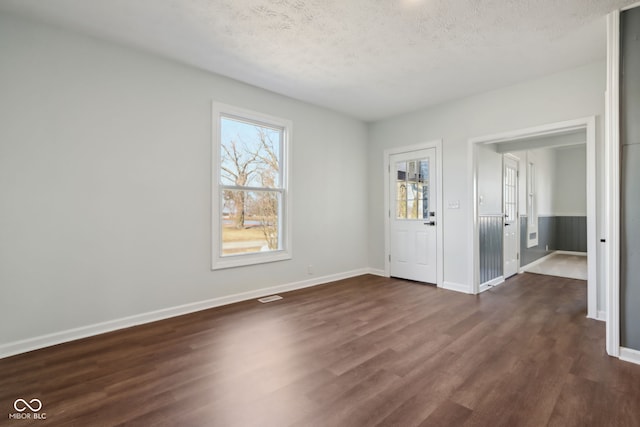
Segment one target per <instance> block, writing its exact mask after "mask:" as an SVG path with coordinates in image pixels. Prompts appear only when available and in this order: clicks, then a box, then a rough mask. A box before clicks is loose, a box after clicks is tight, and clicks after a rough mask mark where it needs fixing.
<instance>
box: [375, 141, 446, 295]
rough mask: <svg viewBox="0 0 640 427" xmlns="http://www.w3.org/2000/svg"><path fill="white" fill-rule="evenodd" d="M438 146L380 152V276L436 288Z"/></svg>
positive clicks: (437, 143)
mask: <svg viewBox="0 0 640 427" xmlns="http://www.w3.org/2000/svg"><path fill="white" fill-rule="evenodd" d="M441 150H442V142H441V141H434V142H430V143H424V144H419V145H415V146H410V147H402V148H397V149H393V150H387V151H385V157H384V160H385V176H386V179H385V253H386V255H387V256H386V259H385V275H386V276H388V277H397V278H402V279H408V280H414V281H418V282H424V283H431V284H436V285H437V286H442V275H443V258H442V220H443V218H442V171H441V167H440V165H441V164H442V161H441V159H442V152H441Z"/></svg>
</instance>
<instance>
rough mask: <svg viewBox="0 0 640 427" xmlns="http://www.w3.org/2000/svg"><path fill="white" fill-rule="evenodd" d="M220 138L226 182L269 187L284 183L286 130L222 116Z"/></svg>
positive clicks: (221, 174)
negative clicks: (282, 178)
mask: <svg viewBox="0 0 640 427" xmlns="http://www.w3.org/2000/svg"><path fill="white" fill-rule="evenodd" d="M220 140H221V144H220V168H221V170H220V183H221V184H222V185H236V186H243V187H244V186H247V187H267V188H279V187H281V186H282V180H281V179H280V171H281V167H280V164H281V151H282V149H281V147H282V140H283V131H282V129H275V128H271V127H268V126H264V125H260V124H257V123H250V122H246V121H241V120H236V119H232V118H228V117H222V118H221V119H220Z"/></svg>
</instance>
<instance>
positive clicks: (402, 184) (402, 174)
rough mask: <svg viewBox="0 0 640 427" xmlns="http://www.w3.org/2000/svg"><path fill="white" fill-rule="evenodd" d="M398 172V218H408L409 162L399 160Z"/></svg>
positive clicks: (396, 171)
mask: <svg viewBox="0 0 640 427" xmlns="http://www.w3.org/2000/svg"><path fill="white" fill-rule="evenodd" d="M395 174H396V218H397V219H407V162H398V163H396V166H395Z"/></svg>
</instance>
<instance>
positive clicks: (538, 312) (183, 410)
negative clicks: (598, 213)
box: [0, 274, 640, 427]
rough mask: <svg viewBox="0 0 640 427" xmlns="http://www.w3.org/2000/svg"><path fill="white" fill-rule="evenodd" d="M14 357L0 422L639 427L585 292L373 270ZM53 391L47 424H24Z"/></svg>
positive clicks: (525, 278) (558, 284)
mask: <svg viewBox="0 0 640 427" xmlns="http://www.w3.org/2000/svg"><path fill="white" fill-rule="evenodd" d="M282 296H284V299H283V300H280V301H277V302H274V303H270V304H260V303H257V302H256V301H246V302H242V303H238V304H232V305H229V306H224V307H218V308H215V309H211V310H205V311H201V312H198V313H193V314H189V315H185V316H180V317H176V318H172V319H167V320H163V321H160V322H155V323H151V324H146V325H141V326H138V327H133V328H128V329H124V330H120V331H115V332H111V333H108V334H103V335H100V336H96V337H90V338H86V339H82V340H78V341H75V342H70V343H66V344H61V345H57V346H54V347H50V348H46V349H42V350H38V351H33V352H29V353H26V354H22V355H18V356H14V357H9V358H5V359H1V360H0V373H1V375H0V409H1V410H2V411H5V412H7V413H4V414H2V413H0V426H5V425H6V426H15V425H17V424H18V423H19V424H20V425H24V426H27V425H42V426H45V425H52V426H57V425H60V426H74V425H78V426H87V425H90V426H113V425H132V426H146V425H160V426H161V425H167V426H174V425H181V426H204V425H207V426H209V425H214V426H218V425H220V426H225V427H227V426H231V427H233V426H242V427H246V426H278V427H281V426H305V427H306V426H329V425H331V426H334V425H335V426H342V425H348V426H403V427H404V426H418V425H439V426H447V425H465V426H492V427H493V426H501V425H504V426H527V425H530V426H544V425H551V426H560V425H562V426H571V425H576V426H578V425H580V426H637V425H640V405H638V403H637V402H639V401H640V366H637V365H632V364H629V363H625V362H622V361H620V360H618V359H615V358H611V357H609V356H607V355H606V353H605V351H604V347H605V342H604V336H605V329H604V324H603V323H602V322H598V321H595V320H592V319H587V318H586V316H585V314H586V283H585V282H583V281H579V280H574V279H562V278H557V277H549V276H541V275H534V274H522V275H517V276H515V277H513V278H511V279H509V280H508V281H507V282H505V283H504V284H502V285H500V286H497V287H495V288H492V289H491V290H489V291H487V292H485V293H483V294H481V295H477V296H472V295H464V294H459V293H455V292H450V291H445V290H442V289H437V288H434V287H433V286H426V285H420V284H416V283H414V282H407V281H403V280H398V279H387V278H383V277H377V276H370V275H365V276H361V277H356V278H352V279H346V280H341V281H338V282H335V283H332V284H327V285H323V286H318V287H313V288H307V289H303V290H299V291H294V292H288V293H284V294H282ZM17 398H25V399H31V398H39V399H41V400H42V403H43V407H44V409H43V411H46V414H47V420H46V421H42V420H22V421H19V422H18V421H16V420H10V419H8V417H7V414H8V413H9V411H12V410H13V409H12V406H13V402H14V401H15V399H17Z"/></svg>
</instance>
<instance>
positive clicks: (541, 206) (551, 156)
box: [524, 148, 586, 216]
mask: <svg viewBox="0 0 640 427" xmlns="http://www.w3.org/2000/svg"><path fill="white" fill-rule="evenodd" d="M531 152H532V153H533V154H534V156H535V168H536V171H535V175H536V176H535V178H536V187H535V188H536V196H537V208H538V216H553V215H554V214H555V207H554V205H553V202H554V200H555V196H554V194H555V192H556V188H555V187H556V184H557V183H556V162H555V153H554V150H553V149H551V148H542V149H539V150H531ZM524 170H525V171H526V169H524ZM524 181H526V172H525V180H524ZM525 188H526V187H525ZM585 188H586V187H585ZM525 194H526V193H525ZM525 211H526V205H525Z"/></svg>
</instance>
